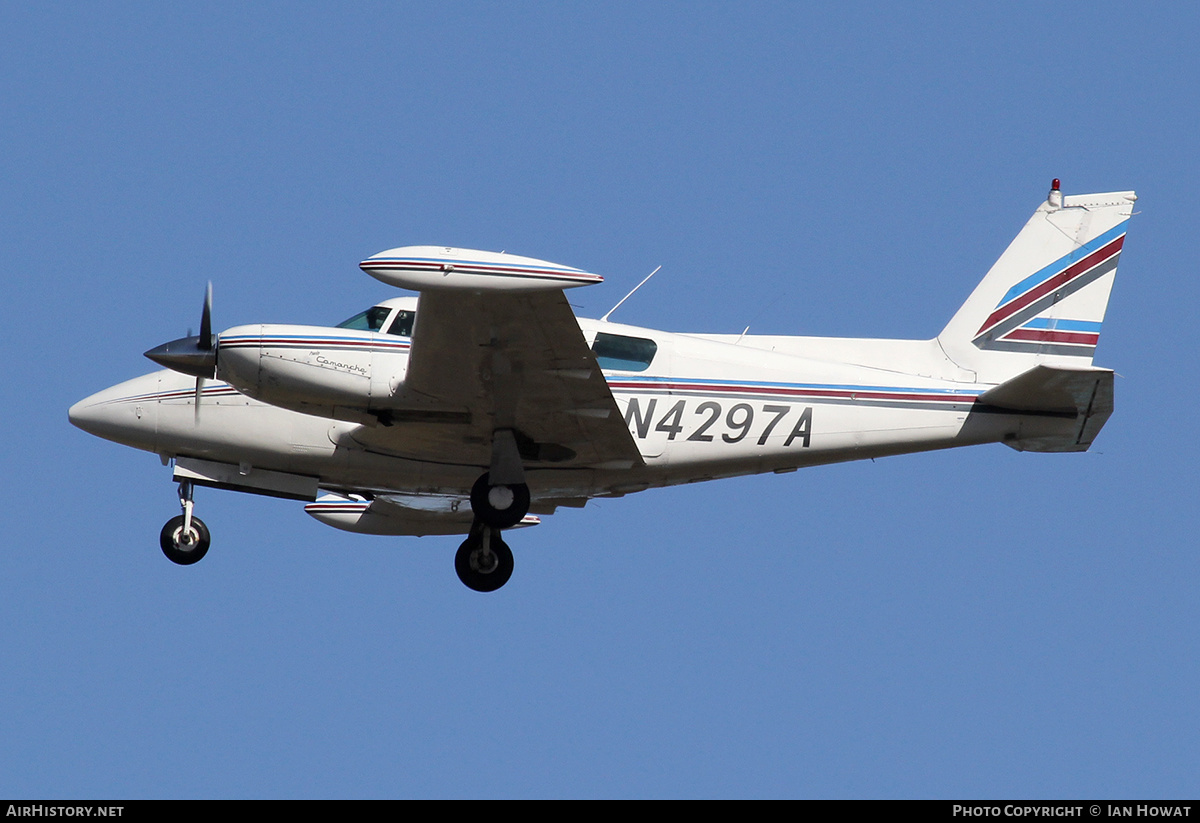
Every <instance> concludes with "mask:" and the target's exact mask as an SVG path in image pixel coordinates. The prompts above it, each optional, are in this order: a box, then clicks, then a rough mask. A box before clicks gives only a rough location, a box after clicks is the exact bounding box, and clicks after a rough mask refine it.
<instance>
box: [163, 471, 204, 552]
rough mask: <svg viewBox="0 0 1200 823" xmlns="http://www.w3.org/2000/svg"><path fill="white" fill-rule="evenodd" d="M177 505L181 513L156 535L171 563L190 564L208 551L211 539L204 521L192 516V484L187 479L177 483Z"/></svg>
mask: <svg viewBox="0 0 1200 823" xmlns="http://www.w3.org/2000/svg"><path fill="white" fill-rule="evenodd" d="M179 505H180V506H182V507H183V514H181V515H177V516H176V517H172V518H171V519H170V520H168V521H167V523H166V525H165V526H163V528H162V532H160V533H159V535H158V545H159V546H160V547H161V548H162V550H163V554H165V555H166V556H167V559H168V560H170V561H171V562H172V563H178V564H179V565H180V566H190V565H192V564H193V563H198V562H200V560H201V559H202V558H203V557H204V555H205V554H207V553H208V545H209V543H210V542H211V541H212V539H211V537H210V536H209V533H208V526H206V525H204V521H203V520H201V519H200V518H199V517H193V516H192V506H193V504H192V484H191V483H190V482H189V481H187V480H184V481H183V482H182V483H180V484H179Z"/></svg>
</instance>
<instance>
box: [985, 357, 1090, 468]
mask: <svg viewBox="0 0 1200 823" xmlns="http://www.w3.org/2000/svg"><path fill="white" fill-rule="evenodd" d="M978 402H979V403H981V404H983V405H985V406H992V407H994V408H999V409H1011V410H1013V411H1019V412H1027V413H1034V414H1038V413H1040V414H1054V415H1063V416H1070V417H1072V418H1074V425H1073V426H1072V427H1071V429H1070V431H1069V433H1064V434H1061V435H1050V436H1047V435H1043V436H1038V437H1030V438H1018V439H1016V440H1014V441H1011V442H1008V445H1010V446H1012V447H1013V448H1015V449H1017V450H1018V451H1040V452H1070V451H1087V449H1088V447H1089V446H1091V445H1092V441H1093V440H1094V439H1095V438H1096V435H1097V434H1099V432H1100V429H1101V428H1102V427H1103V426H1104V423H1105V422H1106V421H1107V420H1108V418H1109V415H1111V414H1112V412H1113V372H1112V370H1111V369H1098V368H1092V367H1070V366H1046V365H1040V366H1034V367H1033V368H1032V369H1029V371H1026V372H1023V373H1022V374H1019V375H1017V376H1016V377H1014V378H1012V379H1011V380H1007V381H1005V382H1003V383H1001V384H1000V385H999V386H996V387H994V388H991V389H988V390H987V391H986V392H984V393H983V394H981V395H980V396H979V401H978Z"/></svg>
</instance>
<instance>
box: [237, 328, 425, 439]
mask: <svg viewBox="0 0 1200 823" xmlns="http://www.w3.org/2000/svg"><path fill="white" fill-rule="evenodd" d="M217 346H218V348H217V376H218V377H219V378H220V379H222V380H225V381H227V382H228V383H229V384H230V385H232V386H233V387H234V388H236V389H237V390H238V391H240V392H242V393H243V394H246V395H248V396H250V397H253V398H255V399H256V400H261V401H262V402H264V403H270V404H271V405H273V406H280V407H282V408H285V409H292V410H295V411H301V412H305V413H308V414H323V415H326V416H330V417H341V416H344V415H342V414H339V413H338V409H353V410H359V411H382V410H386V409H388V408H390V407H391V405H392V403H393V398H394V397H395V395H396V393H397V392H398V391H399V389H400V386H401V384H402V383H403V381H404V373H405V371H406V370H407V368H408V353H409V349H410V343H409V341H408V340H407V339H405V338H402V337H397V336H395V335H390V334H379V333H376V332H370V331H357V330H350V329H337V330H333V329H329V328H327V327H321V326H280V325H252V326H237V327H235V328H232V329H229V330H228V331H225V332H222V334H221V335H220V337H219V338H218V342H217Z"/></svg>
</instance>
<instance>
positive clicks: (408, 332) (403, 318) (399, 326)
mask: <svg viewBox="0 0 1200 823" xmlns="http://www.w3.org/2000/svg"><path fill="white" fill-rule="evenodd" d="M416 317H417V313H416V312H415V311H408V310H407V309H401V310H400V311H398V312H396V318H395V319H394V320H392V325H391V326H389V327H388V334H398V335H400V336H401V337H412V330H413V321H414V320H415V319H416Z"/></svg>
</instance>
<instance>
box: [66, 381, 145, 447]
mask: <svg viewBox="0 0 1200 823" xmlns="http://www.w3.org/2000/svg"><path fill="white" fill-rule="evenodd" d="M157 389H158V375H155V374H148V375H146V376H144V377H139V378H136V379H134V380H128V381H126V382H124V383H121V384H119V385H116V386H112V387H111V388H107V389H105V390H104V391H101V392H97V393H96V394H93V395H92V396H91V397H85V398H84V399H83V400H80V401H79V402H78V403H76V404H75V405H74V406H72V407H71V408H70V409H68V410H67V419H68V420H70V421H71V424H72V425H74V426H77V427H79V428H81V429H83V430H84V431H85V432H87V433H88V434H94V435H96V437H103V438H104V439H105V440H113V441H116V442H117V443H124V444H125V445H128V446H133V447H134V448H139V449H148V450H150V451H153V450H154V439H155V429H156V425H155V423H156V417H157V411H158V404H157V401H156V399H155V392H156V391H157Z"/></svg>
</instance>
